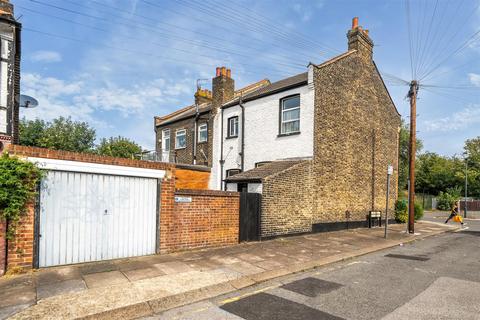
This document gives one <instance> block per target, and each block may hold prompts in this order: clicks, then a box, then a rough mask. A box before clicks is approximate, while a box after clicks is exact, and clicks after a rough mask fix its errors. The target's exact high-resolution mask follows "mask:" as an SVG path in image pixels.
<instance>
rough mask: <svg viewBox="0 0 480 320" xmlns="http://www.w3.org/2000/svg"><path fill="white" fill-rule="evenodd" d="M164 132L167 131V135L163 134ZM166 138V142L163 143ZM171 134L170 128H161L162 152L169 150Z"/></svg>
mask: <svg viewBox="0 0 480 320" xmlns="http://www.w3.org/2000/svg"><path fill="white" fill-rule="evenodd" d="M165 132H168V137H167V135H166V134H165ZM167 139H168V144H167V143H165V140H167ZM171 139H172V136H171V130H170V128H166V129H163V130H162V151H163V152H167V151H168V152H170V149H171V143H172V140H171ZM165 146H168V149H166V148H165Z"/></svg>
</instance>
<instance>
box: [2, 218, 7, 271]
mask: <svg viewBox="0 0 480 320" xmlns="http://www.w3.org/2000/svg"><path fill="white" fill-rule="evenodd" d="M6 232H7V224H6V223H5V222H4V221H0V276H2V275H3V274H4V273H5V271H6V267H7V266H6V265H5V263H6V261H5V258H6V254H7V252H6V251H5V250H6V249H7V241H6Z"/></svg>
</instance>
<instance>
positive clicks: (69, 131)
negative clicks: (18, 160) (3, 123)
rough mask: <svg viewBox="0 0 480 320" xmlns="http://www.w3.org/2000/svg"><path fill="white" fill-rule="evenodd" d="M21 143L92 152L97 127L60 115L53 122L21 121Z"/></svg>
mask: <svg viewBox="0 0 480 320" xmlns="http://www.w3.org/2000/svg"><path fill="white" fill-rule="evenodd" d="M20 144H21V145H26V146H35V147H41V148H50V149H55V150H65V151H74V152H91V151H92V150H93V148H94V146H95V129H93V128H91V127H90V126H89V124H88V123H86V122H79V121H72V119H71V118H70V117H68V118H64V117H59V118H57V119H54V120H53V121H52V122H44V121H43V120H26V119H22V120H21V121H20Z"/></svg>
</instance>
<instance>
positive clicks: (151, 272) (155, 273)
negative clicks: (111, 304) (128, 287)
mask: <svg viewBox="0 0 480 320" xmlns="http://www.w3.org/2000/svg"><path fill="white" fill-rule="evenodd" d="M123 274H124V275H125V277H127V279H128V280H129V281H138V280H143V279H148V278H155V277H159V276H163V275H165V273H164V272H163V271H162V270H160V269H159V268H155V267H147V268H143V269H134V270H129V271H123Z"/></svg>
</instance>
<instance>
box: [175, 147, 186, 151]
mask: <svg viewBox="0 0 480 320" xmlns="http://www.w3.org/2000/svg"><path fill="white" fill-rule="evenodd" d="M183 149H187V147H181V148H175V150H183Z"/></svg>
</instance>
